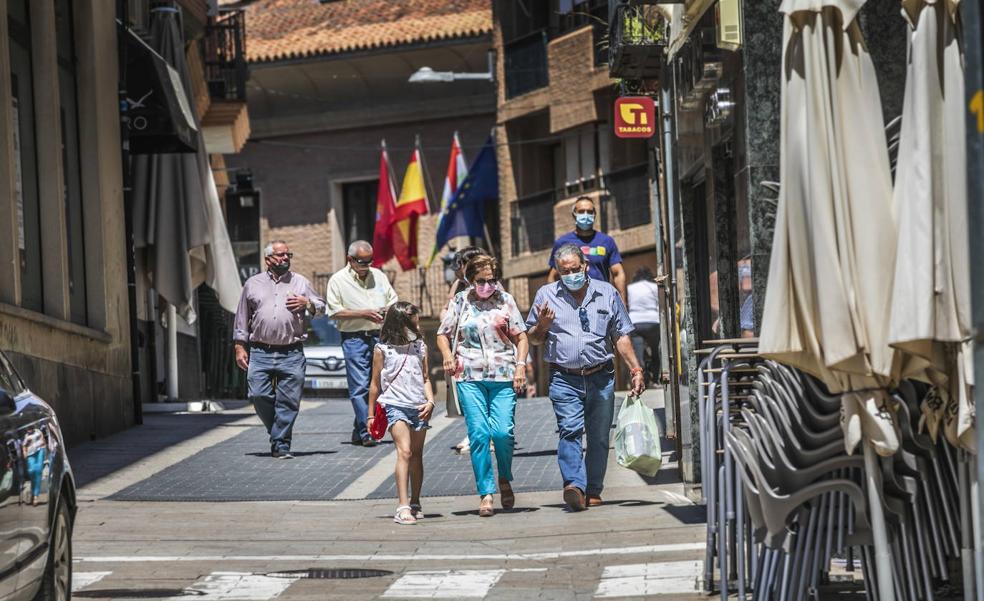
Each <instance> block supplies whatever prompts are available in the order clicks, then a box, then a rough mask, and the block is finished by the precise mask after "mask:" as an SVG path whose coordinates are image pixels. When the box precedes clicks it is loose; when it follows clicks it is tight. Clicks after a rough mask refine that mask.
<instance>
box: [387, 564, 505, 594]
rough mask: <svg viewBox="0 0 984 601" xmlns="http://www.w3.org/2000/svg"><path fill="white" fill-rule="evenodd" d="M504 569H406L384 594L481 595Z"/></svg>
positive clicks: (491, 585)
mask: <svg viewBox="0 0 984 601" xmlns="http://www.w3.org/2000/svg"><path fill="white" fill-rule="evenodd" d="M504 573H505V570H438V571H433V572H407V574H406V575H404V576H401V577H400V579H399V580H397V581H396V582H394V583H393V584H392V585H391V586H390V587H389V588H388V589H386V592H385V593H383V597H399V598H401V599H406V598H413V599H462V598H477V599H484V598H485V596H486V595H488V594H489V589H491V588H492V587H493V586H495V583H497V582H499V578H501V577H502V575H503V574H504Z"/></svg>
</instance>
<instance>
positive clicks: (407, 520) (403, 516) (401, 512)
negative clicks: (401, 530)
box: [393, 505, 417, 526]
mask: <svg viewBox="0 0 984 601" xmlns="http://www.w3.org/2000/svg"><path fill="white" fill-rule="evenodd" d="M393 521H394V522H396V523H397V524H399V525H401V526H412V525H414V524H416V523H417V518H415V517H413V509H411V508H410V506H409V505H400V506H399V507H397V508H396V515H394V516H393Z"/></svg>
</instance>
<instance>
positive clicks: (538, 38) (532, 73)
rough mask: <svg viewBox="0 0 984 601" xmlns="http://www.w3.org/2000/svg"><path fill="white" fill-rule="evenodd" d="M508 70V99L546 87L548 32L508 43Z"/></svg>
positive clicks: (547, 78)
mask: <svg viewBox="0 0 984 601" xmlns="http://www.w3.org/2000/svg"><path fill="white" fill-rule="evenodd" d="M503 52H504V60H505V70H506V98H513V97H515V96H521V95H523V94H525V93H527V92H532V91H533V90H536V89H539V88H543V87H546V86H547V84H548V83H549V82H550V80H549V77H548V75H547V32H546V31H545V30H543V31H535V32H533V33H531V34H529V35H527V36H524V37H521V38H518V39H516V40H513V41H511V42H507V43H506V44H505V45H504V48H503Z"/></svg>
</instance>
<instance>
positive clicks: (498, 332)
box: [437, 288, 526, 382]
mask: <svg viewBox="0 0 984 601" xmlns="http://www.w3.org/2000/svg"><path fill="white" fill-rule="evenodd" d="M455 329H457V331H458V334H457V340H454V339H452V340H451V348H453V349H454V351H455V358H456V359H457V361H458V370H457V375H456V376H455V379H456V380H457V381H459V382H469V381H472V382H474V381H482V380H485V381H490V380H491V381H494V382H511V381H512V379H513V375H514V374H515V372H516V347H515V345H513V343H512V340H510V338H509V337H510V336H517V335H519V334H521V333H523V332H525V331H526V324H525V322H524V321H523V316H522V315H521V314H520V312H519V307H518V306H516V301H515V300H514V299H513V297H512V295H510V294H509V293H508V292H505V291H503V290H499V291H497V292H496V293H495V294H493V295H492V296H491V297H489V298H488V299H486V300H481V299H479V298H478V297H477V296H476V295H475V292H474V288H468V289H467V290H465V291H463V292H459V293H458V294H457V295H455V297H454V299H453V300H452V301H451V303H450V305H448V309H447V314H446V315H445V316H444V320H443V321H442V322H441V327H440V328H439V329H438V330H437V333H438V335H443V336H447V337H448V338H449V339H451V338H452V336H454V335H455Z"/></svg>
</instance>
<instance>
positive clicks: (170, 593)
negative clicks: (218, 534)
mask: <svg viewBox="0 0 984 601" xmlns="http://www.w3.org/2000/svg"><path fill="white" fill-rule="evenodd" d="M204 594H205V593H204V592H202V591H194V590H188V589H166V588H140V589H136V588H110V589H102V590H86V591H76V592H74V593H72V596H73V597H81V598H93V599H167V598H171V597H188V598H189V599H194V598H195V597H201V596H202V595H204Z"/></svg>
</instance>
